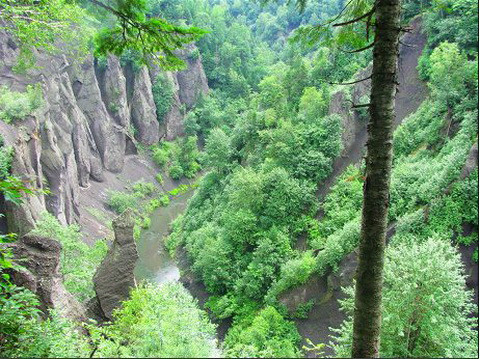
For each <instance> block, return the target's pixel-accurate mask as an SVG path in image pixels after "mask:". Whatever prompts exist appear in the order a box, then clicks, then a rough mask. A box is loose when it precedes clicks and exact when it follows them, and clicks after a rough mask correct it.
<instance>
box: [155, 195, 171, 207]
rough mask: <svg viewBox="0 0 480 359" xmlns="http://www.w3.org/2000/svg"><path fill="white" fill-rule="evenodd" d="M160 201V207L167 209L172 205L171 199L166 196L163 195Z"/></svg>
mask: <svg viewBox="0 0 480 359" xmlns="http://www.w3.org/2000/svg"><path fill="white" fill-rule="evenodd" d="M158 201H159V203H160V206H162V207H167V206H168V205H169V204H170V198H169V197H168V195H166V194H162V195H161V196H160V197H159V198H158Z"/></svg>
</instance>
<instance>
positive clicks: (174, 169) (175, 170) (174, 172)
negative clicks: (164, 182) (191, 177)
mask: <svg viewBox="0 0 480 359" xmlns="http://www.w3.org/2000/svg"><path fill="white" fill-rule="evenodd" d="M168 174H169V175H170V177H172V178H173V179H174V180H178V179H180V178H182V176H183V168H182V166H180V164H178V163H175V164H173V165H171V166H170V168H169V169H168Z"/></svg>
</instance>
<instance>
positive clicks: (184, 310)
mask: <svg viewBox="0 0 480 359" xmlns="http://www.w3.org/2000/svg"><path fill="white" fill-rule="evenodd" d="M114 317H115V320H114V322H113V323H112V324H111V325H108V326H105V327H102V328H96V327H93V328H91V332H90V334H91V335H92V340H93V342H94V345H95V347H96V348H97V351H96V353H97V354H95V356H96V357H107V358H112V357H116V358H131V357H137V358H138V357H141V358H150V357H153V358H208V357H214V356H216V355H218V350H217V349H216V340H215V327H214V326H213V325H212V324H211V323H210V322H209V321H208V318H207V316H206V313H205V312H203V311H201V310H200V309H198V306H197V303H196V301H195V300H194V299H193V298H192V296H191V295H190V294H189V293H188V292H187V290H186V289H185V288H184V287H183V286H182V285H181V284H179V283H167V284H164V285H162V286H161V287H158V286H156V285H152V284H144V285H140V286H139V287H138V288H135V289H134V290H132V292H131V295H130V299H129V300H127V301H125V302H123V304H122V307H121V308H119V309H118V310H117V311H115V312H114Z"/></svg>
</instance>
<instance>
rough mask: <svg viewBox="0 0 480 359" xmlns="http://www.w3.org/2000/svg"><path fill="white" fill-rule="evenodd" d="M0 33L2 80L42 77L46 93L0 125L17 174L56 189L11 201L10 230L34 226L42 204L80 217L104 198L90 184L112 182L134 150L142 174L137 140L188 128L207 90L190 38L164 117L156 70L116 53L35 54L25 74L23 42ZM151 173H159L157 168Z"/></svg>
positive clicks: (18, 82)
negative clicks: (32, 107)
mask: <svg viewBox="0 0 480 359" xmlns="http://www.w3.org/2000/svg"><path fill="white" fill-rule="evenodd" d="M0 38H2V41H1V44H0V67H1V68H0V85H4V86H7V87H8V88H9V89H10V90H16V91H23V90H25V88H26V86H27V85H28V84H34V83H40V84H41V87H42V91H43V98H44V104H43V106H42V107H41V108H40V109H38V110H37V111H36V112H35V113H34V114H33V115H32V116H29V117H28V118H26V119H23V120H22V121H17V122H15V123H13V124H11V125H7V124H5V123H1V124H0V133H1V134H2V135H3V136H4V138H5V141H6V144H7V145H10V146H13V148H14V152H13V161H12V174H13V175H16V176H19V177H21V178H22V179H23V180H24V181H25V182H28V183H29V185H30V186H31V187H32V188H36V189H44V188H48V189H49V191H50V194H49V195H38V196H30V197H29V198H27V199H26V201H25V203H24V204H22V205H21V206H11V205H7V217H8V230H10V231H15V232H18V233H20V234H23V233H26V232H28V231H29V230H30V229H32V228H33V226H34V223H35V220H37V219H38V218H39V214H40V213H41V212H42V211H44V210H48V211H49V212H50V213H52V214H54V215H55V216H56V217H57V218H58V219H59V220H60V222H61V223H63V224H70V223H74V222H82V213H84V212H85V203H89V202H90V201H92V202H95V201H98V196H96V195H95V192H91V191H89V190H88V189H89V188H90V186H91V185H92V184H96V183H102V188H104V189H105V188H109V187H110V184H109V181H110V179H111V178H112V176H111V174H119V173H121V172H122V171H123V170H124V168H125V162H126V157H128V156H130V157H132V156H133V159H132V160H131V161H130V163H132V166H130V167H131V171H133V172H135V171H136V169H137V168H138V171H139V173H142V168H144V167H145V165H144V160H141V159H140V158H139V157H138V156H137V155H136V153H137V150H136V147H137V144H142V145H151V144H154V143H156V142H158V140H159V139H161V138H167V139H173V138H175V137H177V136H179V135H182V134H183V125H182V119H183V116H184V114H185V111H186V110H188V109H190V108H191V107H192V106H193V104H194V103H195V101H196V100H197V99H198V97H199V96H200V95H202V94H206V93H207V91H208V85H207V80H206V77H205V74H204V72H203V66H202V63H201V58H200V57H198V56H197V57H195V58H194V57H192V56H191V55H190V54H191V53H192V52H196V48H195V46H194V45H191V46H189V47H188V48H186V49H185V50H183V51H181V52H180V53H179V55H180V57H182V58H183V59H185V60H186V62H187V65H188V67H187V69H186V70H184V71H180V72H176V73H167V74H166V76H167V78H168V79H169V81H171V83H172V85H173V86H174V93H173V96H172V103H171V107H170V110H169V112H168V113H167V114H166V115H165V116H164V118H163V120H162V121H161V123H159V121H158V120H157V114H156V107H155V102H154V95H153V92H152V84H154V83H155V81H156V77H157V75H158V74H159V73H160V71H159V70H158V69H152V70H151V71H149V70H148V69H147V68H146V67H143V68H140V69H138V70H135V69H134V68H133V67H132V66H129V65H128V64H127V65H126V66H122V65H121V64H120V61H119V59H117V58H115V57H109V58H108V59H107V61H106V64H103V65H99V64H98V63H97V62H96V61H95V60H94V59H93V57H92V56H88V57H87V59H86V60H85V61H84V62H82V63H77V62H75V61H73V60H72V59H67V58H66V57H65V56H60V55H59V56H51V55H46V54H44V53H37V54H36V56H37V65H38V66H37V67H35V68H32V69H30V70H28V72H27V74H24V75H19V74H16V73H15V72H14V71H13V70H12V68H13V66H14V65H15V64H16V58H17V56H18V53H19V50H18V48H17V47H16V45H15V43H14V42H13V41H12V40H11V38H9V37H8V35H7V34H6V33H1V34H0ZM183 108H185V110H184V111H182V109H183ZM127 162H128V160H127ZM147 168H149V166H148V165H147ZM144 172H145V171H144ZM148 172H149V173H150V174H151V176H152V177H153V176H154V171H153V169H150V170H148V169H147V173H148ZM94 196H95V197H94ZM89 223H90V222H88V221H87V222H83V223H82V224H84V225H86V226H88V225H89ZM94 225H95V224H94V223H92V226H94ZM87 230H88V228H87Z"/></svg>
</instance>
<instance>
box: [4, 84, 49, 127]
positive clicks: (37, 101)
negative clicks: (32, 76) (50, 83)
mask: <svg viewBox="0 0 480 359" xmlns="http://www.w3.org/2000/svg"><path fill="white" fill-rule="evenodd" d="M41 102H42V90H41V88H40V86H27V90H26V92H17V91H10V90H9V89H8V88H7V87H6V86H3V87H0V120H2V121H4V122H6V123H10V122H12V121H16V120H23V119H24V118H25V117H26V116H28V115H30V114H32V112H33V111H35V110H36V109H38V108H39V107H40V105H41Z"/></svg>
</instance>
